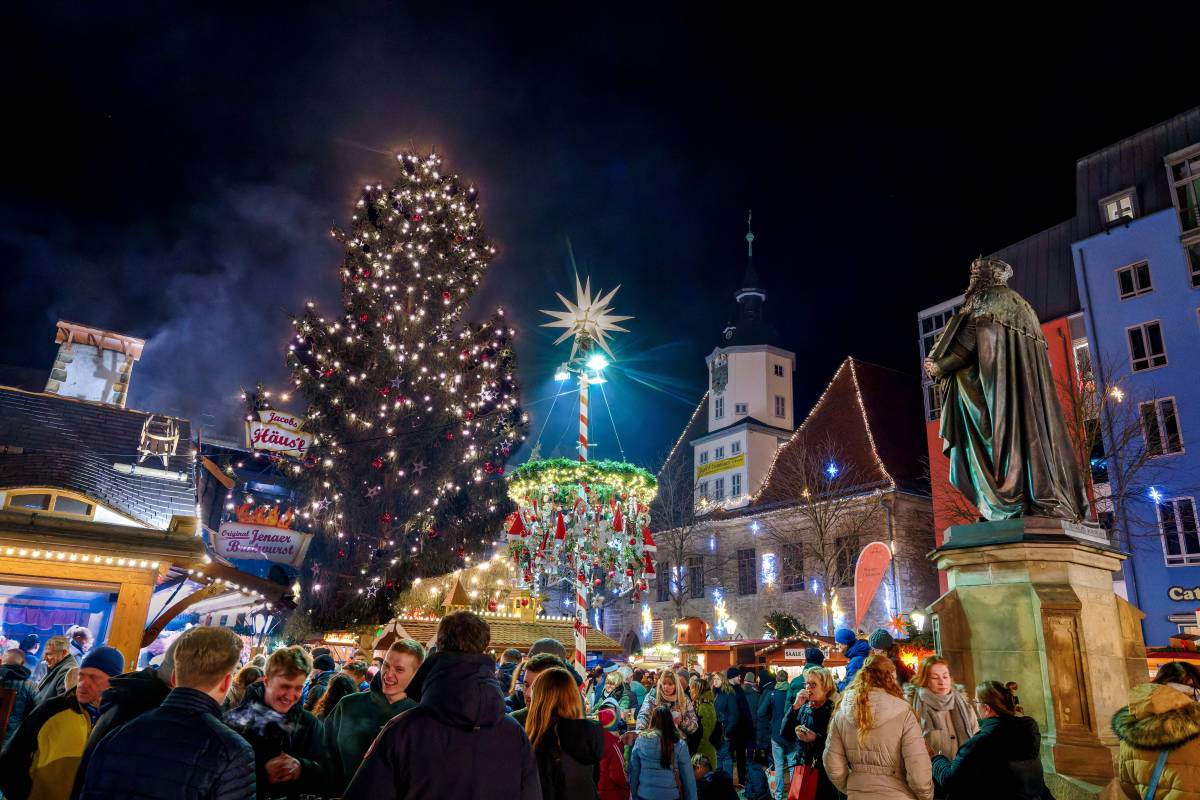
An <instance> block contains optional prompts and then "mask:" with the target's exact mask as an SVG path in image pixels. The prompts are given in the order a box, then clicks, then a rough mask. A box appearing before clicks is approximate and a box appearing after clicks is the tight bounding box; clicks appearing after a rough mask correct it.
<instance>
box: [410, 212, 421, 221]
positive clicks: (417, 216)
mask: <svg viewBox="0 0 1200 800" xmlns="http://www.w3.org/2000/svg"><path fill="white" fill-rule="evenodd" d="M409 219H411V220H412V221H413V222H420V221H421V215H420V214H413V215H412V216H411V217H409Z"/></svg>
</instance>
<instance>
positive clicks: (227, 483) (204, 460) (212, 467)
mask: <svg viewBox="0 0 1200 800" xmlns="http://www.w3.org/2000/svg"><path fill="white" fill-rule="evenodd" d="M200 463H201V464H202V465H203V466H204V468H205V469H206V470H208V471H209V473H210V474H211V475H212V476H213V477H214V478H216V479H217V480H218V481H220V483H221V485H222V486H224V487H225V488H226V489H232V488H233V487H234V485H235V484H236V483H237V481H235V480H234V479H233V478H231V477H229V476H228V475H226V474H225V473H224V472H222V471H221V468H220V467H218V466H217V465H216V464H214V463H213V462H212V461H211V460H210V459H209V457H208V456H201V457H200Z"/></svg>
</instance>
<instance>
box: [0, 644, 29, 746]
mask: <svg viewBox="0 0 1200 800" xmlns="http://www.w3.org/2000/svg"><path fill="white" fill-rule="evenodd" d="M29 675H30V673H29V667H28V666H26V661H25V653H24V651H22V650H9V651H8V652H7V653H5V654H4V656H3V661H2V663H0V689H12V690H13V705H12V709H11V711H10V713H9V715H8V727H7V728H5V729H4V730H0V750H3V749H4V745H6V744H8V740H9V739H11V738H12V737H13V735H15V734H16V732H17V728H19V727H20V726H21V720H23V719H25V715H26V714H28V713H29V712H31V711H33V706H34V702H35V701H34V697H35V693H36V690H35V689H34V685H33V682H32V681H30V680H29Z"/></svg>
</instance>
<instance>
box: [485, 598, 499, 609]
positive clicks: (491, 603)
mask: <svg viewBox="0 0 1200 800" xmlns="http://www.w3.org/2000/svg"><path fill="white" fill-rule="evenodd" d="M497 608H499V606H497V605H496V601H495V600H488V604H487V610H488V611H493V612H494V611H495V610H496V609H497Z"/></svg>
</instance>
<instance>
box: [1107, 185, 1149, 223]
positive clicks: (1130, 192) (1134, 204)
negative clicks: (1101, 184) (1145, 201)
mask: <svg viewBox="0 0 1200 800" xmlns="http://www.w3.org/2000/svg"><path fill="white" fill-rule="evenodd" d="M1122 200H1128V201H1129V202H1128V203H1127V205H1128V211H1129V213H1128V214H1122V213H1120V212H1121V210H1122V209H1121V205H1122V204H1121V201H1122ZM1110 205H1115V206H1116V207H1117V208H1116V210H1117V212H1118V213H1117V216H1115V217H1110V216H1109V214H1108V207H1109V206H1110ZM1099 206H1100V219H1101V221H1102V222H1103V223H1104V226H1105V227H1109V226H1112V225H1120V224H1122V223H1123V222H1128V221H1129V220H1132V219H1137V218H1138V217H1139V216H1141V215H1140V214H1139V212H1138V197H1137V187H1134V186H1130V187H1129V188H1127V189H1122V190H1121V191H1119V192H1115V193H1113V194H1110V195H1109V196H1108V197H1104V198H1101V199H1100V202H1099Z"/></svg>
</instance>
